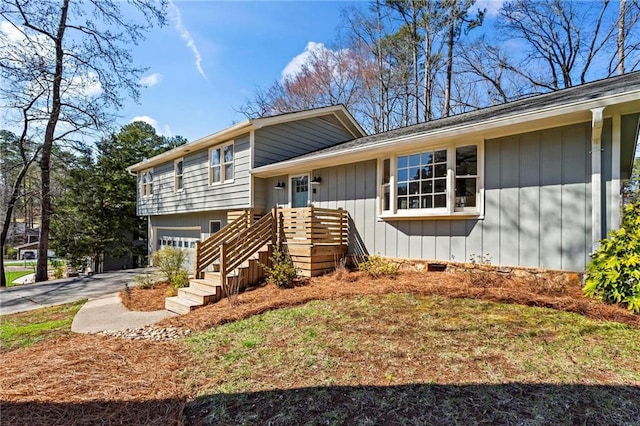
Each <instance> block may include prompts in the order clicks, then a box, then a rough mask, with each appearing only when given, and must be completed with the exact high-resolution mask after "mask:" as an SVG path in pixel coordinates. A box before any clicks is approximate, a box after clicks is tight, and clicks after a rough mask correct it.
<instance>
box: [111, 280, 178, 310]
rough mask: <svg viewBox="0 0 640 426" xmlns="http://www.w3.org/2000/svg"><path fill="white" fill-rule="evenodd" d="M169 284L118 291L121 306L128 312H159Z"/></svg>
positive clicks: (162, 307)
mask: <svg viewBox="0 0 640 426" xmlns="http://www.w3.org/2000/svg"><path fill="white" fill-rule="evenodd" d="M167 290H169V284H167V283H159V284H156V285H155V286H154V287H153V288H147V289H143V288H139V287H134V288H127V289H126V290H121V291H120V299H122V304H123V305H124V306H126V307H127V309H129V310H130V311H161V310H163V309H164V299H165V298H166V297H167Z"/></svg>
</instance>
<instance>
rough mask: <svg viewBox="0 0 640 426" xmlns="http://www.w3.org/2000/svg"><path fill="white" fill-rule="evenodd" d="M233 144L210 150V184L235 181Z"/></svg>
mask: <svg viewBox="0 0 640 426" xmlns="http://www.w3.org/2000/svg"><path fill="white" fill-rule="evenodd" d="M233 162H234V152H233V143H231V144H228V145H222V146H219V147H216V148H211V149H210V150H209V183H210V184H214V183H222V182H230V181H233Z"/></svg>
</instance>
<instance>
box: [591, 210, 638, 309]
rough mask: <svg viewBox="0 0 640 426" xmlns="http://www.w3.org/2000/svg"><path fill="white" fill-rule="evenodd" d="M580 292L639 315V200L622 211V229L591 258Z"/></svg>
mask: <svg viewBox="0 0 640 426" xmlns="http://www.w3.org/2000/svg"><path fill="white" fill-rule="evenodd" d="M583 291H584V293H585V294H586V295H587V296H589V297H598V298H600V299H602V300H604V301H605V302H609V303H622V304H625V305H627V308H629V310H630V311H632V312H634V313H640V200H639V201H636V202H634V203H632V204H629V205H628V206H627V207H626V208H625V210H624V219H623V223H622V227H621V228H620V229H619V230H617V231H614V232H612V233H611V234H609V238H607V239H606V240H603V241H602V242H601V245H600V248H599V249H598V251H596V252H595V253H594V254H593V255H592V259H591V261H590V262H589V264H588V265H587V278H586V283H585V286H584V288H583Z"/></svg>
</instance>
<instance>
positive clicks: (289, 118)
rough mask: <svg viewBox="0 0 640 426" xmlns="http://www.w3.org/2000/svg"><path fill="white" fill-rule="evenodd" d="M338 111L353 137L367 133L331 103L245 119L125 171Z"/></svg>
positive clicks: (132, 172) (349, 116)
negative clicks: (302, 109) (286, 112)
mask: <svg viewBox="0 0 640 426" xmlns="http://www.w3.org/2000/svg"><path fill="white" fill-rule="evenodd" d="M340 113H342V114H344V116H345V117H346V118H347V119H348V120H349V122H350V123H352V124H353V125H354V127H355V128H356V129H357V130H358V131H360V132H361V134H360V135H358V134H354V137H360V136H364V135H366V134H367V133H366V132H365V131H364V130H363V129H362V127H360V124H358V122H357V121H355V119H354V118H353V116H352V115H351V114H350V113H349V111H347V109H346V108H345V107H344V105H333V106H329V107H324V108H317V109H312V110H307V111H299V112H293V113H288V114H281V115H276V116H273V117H264V118H255V119H251V120H245V121H243V122H241V123H238V124H235V125H233V126H231V127H228V128H226V129H223V130H221V131H219V132H217V133H214V134H212V135H208V136H205V137H203V138H200V139H198V140H195V141H193V142H189V143H187V144H185V145H181V146H179V147H176V148H174V149H172V150H169V151H166V152H163V153H162V154H159V155H156V156H155V157H151V158H148V159H146V160H143V161H141V162H139V163H136V164H134V165H132V166H129V167H127V171H128V172H129V173H131V174H133V175H135V174H136V173H137V172H139V171H141V170H145V169H149V168H151V167H153V166H156V165H158V164H162V163H165V162H167V161H170V160H174V159H176V158H180V157H182V156H183V155H185V154H187V153H189V152H194V151H197V150H200V149H203V148H206V147H208V146H211V145H213V144H215V143H216V142H224V141H226V140H228V139H231V138H233V137H236V136H240V135H242V134H244V133H247V132H250V131H252V130H256V129H261V128H263V127H267V126H273V125H276V124H282V123H288V122H293V121H296V120H301V119H304V118H311V117H320V116H323V115H329V114H333V115H335V116H336V118H337V119H338V120H339V121H341V122H342V119H341V117H340V116H339V115H340ZM345 129H347V130H348V131H349V132H350V133H352V134H353V132H352V129H350V128H349V126H347V125H345Z"/></svg>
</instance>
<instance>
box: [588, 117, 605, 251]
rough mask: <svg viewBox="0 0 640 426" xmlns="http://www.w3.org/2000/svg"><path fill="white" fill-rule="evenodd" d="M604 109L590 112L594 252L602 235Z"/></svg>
mask: <svg viewBox="0 0 640 426" xmlns="http://www.w3.org/2000/svg"><path fill="white" fill-rule="evenodd" d="M603 110H604V108H594V109H592V110H591V114H592V119H591V246H592V250H593V251H596V250H597V249H598V247H599V246H600V240H601V239H602V237H603V235H602V232H601V229H602V184H601V173H602V172H601V168H602V121H603V118H602V112H603Z"/></svg>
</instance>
